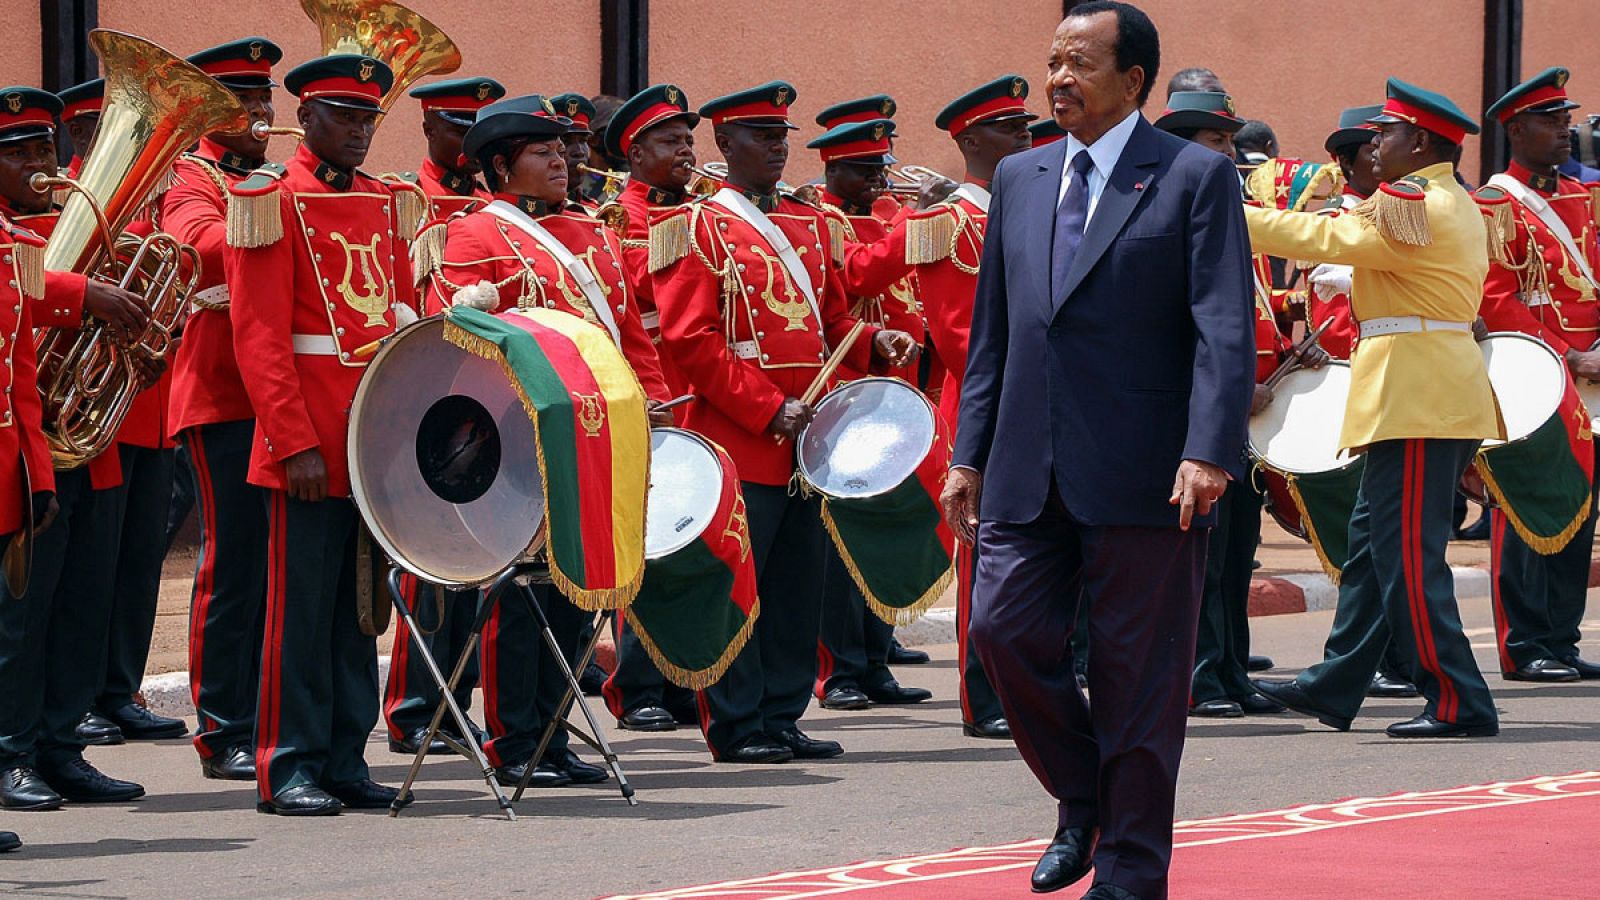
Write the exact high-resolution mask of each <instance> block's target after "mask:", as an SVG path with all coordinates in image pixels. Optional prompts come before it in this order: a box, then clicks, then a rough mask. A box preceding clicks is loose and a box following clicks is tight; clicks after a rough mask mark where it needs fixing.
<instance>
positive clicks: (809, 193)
mask: <svg viewBox="0 0 1600 900" xmlns="http://www.w3.org/2000/svg"><path fill="white" fill-rule="evenodd" d="M779 193H780V194H782V195H783V196H785V197H788V198H789V199H790V200H793V201H795V202H796V203H804V204H805V205H807V206H809V207H811V208H813V209H821V208H822V194H821V193H819V192H818V191H817V186H816V185H814V184H802V185H800V186H799V187H796V188H785V189H783V190H781V191H779Z"/></svg>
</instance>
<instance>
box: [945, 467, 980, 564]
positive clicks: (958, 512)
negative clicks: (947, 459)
mask: <svg viewBox="0 0 1600 900" xmlns="http://www.w3.org/2000/svg"><path fill="white" fill-rule="evenodd" d="M982 495H983V476H982V475H979V474H978V473H977V472H975V471H973V470H972V469H968V468H966V467H965V466H962V467H959V468H954V469H951V470H950V474H949V475H947V476H945V480H944V491H943V492H942V493H940V494H939V505H940V506H942V507H944V521H945V523H946V524H947V525H949V526H950V530H951V531H953V532H955V535H956V537H957V538H958V539H959V540H960V541H961V543H963V544H966V545H967V546H968V547H971V546H972V545H973V544H974V543H976V542H977V540H978V500H979V499H980V498H981V497H982Z"/></svg>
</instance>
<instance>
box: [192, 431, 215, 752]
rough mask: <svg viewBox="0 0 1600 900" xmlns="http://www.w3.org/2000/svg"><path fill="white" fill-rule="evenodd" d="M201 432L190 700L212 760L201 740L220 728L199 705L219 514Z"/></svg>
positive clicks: (196, 453)
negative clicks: (198, 538) (197, 549)
mask: <svg viewBox="0 0 1600 900" xmlns="http://www.w3.org/2000/svg"><path fill="white" fill-rule="evenodd" d="M200 432H201V429H199V428H191V429H189V431H188V433H187V435H186V443H187V444H188V448H189V457H190V468H191V469H192V470H193V472H194V476H195V495H196V498H195V499H196V500H197V501H198V503H199V504H200V560H199V563H198V564H197V565H196V566H195V570H194V589H193V592H192V593H191V594H190V596H189V698H190V700H191V701H192V702H193V703H194V714H195V730H194V748H195V750H197V751H199V753H200V758H201V759H209V758H210V757H211V755H212V754H211V748H210V747H207V746H206V743H205V741H204V740H202V738H203V737H204V735H205V734H206V733H208V732H210V731H212V730H214V729H215V728H216V727H217V723H216V722H215V721H214V720H212V719H211V717H209V716H207V715H206V714H205V709H204V708H203V707H202V705H201V703H200V685H201V679H202V678H204V677H205V646H206V641H205V636H206V620H207V619H208V618H209V617H210V615H211V603H212V600H213V599H215V597H216V564H217V559H216V551H217V530H216V529H217V510H216V499H215V494H214V493H213V489H212V484H211V462H210V460H208V459H206V449H205V440H204V439H203V438H202V437H201V434H200Z"/></svg>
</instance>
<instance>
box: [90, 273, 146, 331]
mask: <svg viewBox="0 0 1600 900" xmlns="http://www.w3.org/2000/svg"><path fill="white" fill-rule="evenodd" d="M83 306H84V308H85V309H87V310H88V311H89V315H91V316H94V317H95V318H96V319H99V320H100V321H102V322H105V323H106V326H107V327H108V328H109V329H110V330H111V337H112V338H113V339H115V340H116V341H118V342H119V343H122V344H131V343H133V342H134V341H135V340H137V339H138V338H139V335H141V334H144V329H145V327H146V326H148V325H149V324H150V311H149V310H147V309H145V308H144V298H143V297H140V296H139V295H138V294H135V293H132V292H130V291H125V290H123V289H122V288H119V287H117V286H116V285H114V284H112V283H110V282H108V281H101V280H100V279H98V278H91V279H89V284H88V286H87V287H86V288H85V289H84V292H83Z"/></svg>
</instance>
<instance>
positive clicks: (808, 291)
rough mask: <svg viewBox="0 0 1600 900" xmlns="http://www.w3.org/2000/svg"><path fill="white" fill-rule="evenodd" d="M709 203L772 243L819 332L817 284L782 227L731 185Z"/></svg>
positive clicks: (820, 326) (717, 193) (820, 314)
mask: <svg viewBox="0 0 1600 900" xmlns="http://www.w3.org/2000/svg"><path fill="white" fill-rule="evenodd" d="M710 202H712V203H715V204H716V205H718V206H720V207H722V208H723V209H725V210H727V211H728V212H731V213H733V214H734V215H736V216H738V217H739V218H741V219H743V220H744V221H745V224H747V225H749V226H750V227H751V228H754V229H755V230H756V231H758V232H760V233H761V236H762V237H764V238H766V240H767V243H769V244H771V245H772V249H773V250H776V251H777V252H778V261H779V262H781V263H783V267H784V269H786V270H788V272H789V278H790V280H791V281H793V282H794V283H795V284H797V285H799V287H800V293H802V294H805V295H806V304H807V305H808V306H810V307H811V314H812V315H813V316H815V317H816V319H817V329H818V332H819V333H821V330H822V328H823V321H822V309H821V308H820V307H818V306H817V287H816V285H814V284H812V283H811V273H810V272H808V271H806V265H805V263H803V262H801V261H800V254H798V253H796V252H794V245H793V244H791V243H789V238H788V237H787V236H786V235H785V234H784V233H783V229H781V228H779V227H778V226H777V225H775V224H773V222H772V220H771V219H769V218H767V214H766V213H764V212H762V211H761V210H759V209H756V205H755V204H754V203H751V202H750V200H749V198H747V197H746V196H745V195H743V194H741V193H739V192H738V191H736V190H734V189H733V188H723V189H722V190H720V191H717V192H716V193H715V194H712V195H711V200H710ZM824 343H826V341H824Z"/></svg>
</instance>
